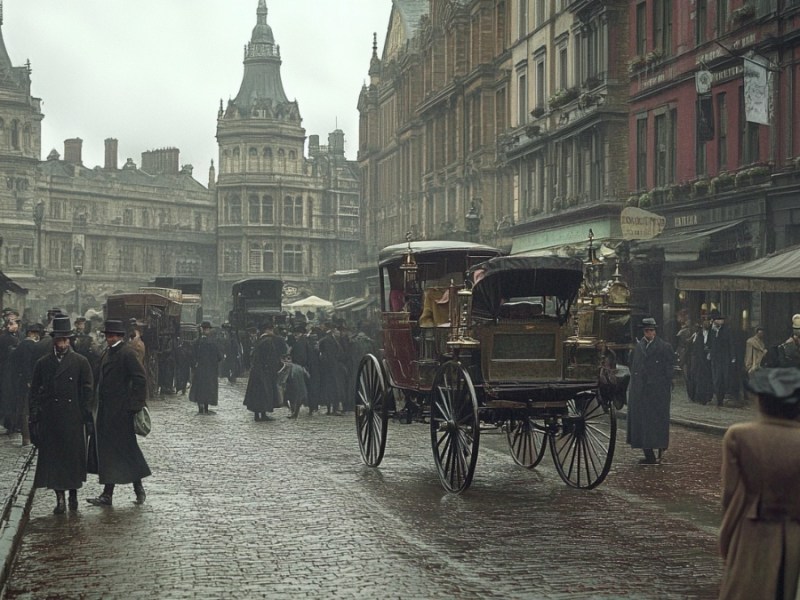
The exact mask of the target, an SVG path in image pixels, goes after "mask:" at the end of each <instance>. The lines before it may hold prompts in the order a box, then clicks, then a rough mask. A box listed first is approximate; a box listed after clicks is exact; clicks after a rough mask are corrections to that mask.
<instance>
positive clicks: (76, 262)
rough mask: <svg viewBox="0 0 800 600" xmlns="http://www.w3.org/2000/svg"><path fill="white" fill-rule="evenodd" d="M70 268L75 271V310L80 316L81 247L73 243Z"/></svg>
mask: <svg viewBox="0 0 800 600" xmlns="http://www.w3.org/2000/svg"><path fill="white" fill-rule="evenodd" d="M72 263H73V264H72V269H73V270H74V271H75V312H77V313H78V316H79V317H80V316H81V275H83V247H82V246H81V245H80V244H75V247H74V248H73V250H72Z"/></svg>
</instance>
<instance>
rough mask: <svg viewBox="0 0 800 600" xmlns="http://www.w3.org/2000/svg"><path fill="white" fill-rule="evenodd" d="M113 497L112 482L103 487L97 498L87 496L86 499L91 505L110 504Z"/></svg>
mask: <svg viewBox="0 0 800 600" xmlns="http://www.w3.org/2000/svg"><path fill="white" fill-rule="evenodd" d="M113 498H114V484H113V483H107V484H106V485H105V486H104V487H103V493H102V494H100V495H99V496H98V497H97V498H87V499H86V501H87V502H88V503H89V504H91V505H92V506H111V504H112V501H113Z"/></svg>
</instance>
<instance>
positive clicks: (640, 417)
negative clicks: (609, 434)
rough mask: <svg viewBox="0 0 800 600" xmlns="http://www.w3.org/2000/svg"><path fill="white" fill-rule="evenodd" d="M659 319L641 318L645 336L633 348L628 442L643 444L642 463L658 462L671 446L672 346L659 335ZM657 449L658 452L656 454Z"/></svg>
mask: <svg viewBox="0 0 800 600" xmlns="http://www.w3.org/2000/svg"><path fill="white" fill-rule="evenodd" d="M656 327H657V326H656V320H655V319H653V318H652V317H648V318H646V319H642V334H643V335H642V339H641V340H639V342H638V343H637V344H636V346H635V347H634V349H633V357H632V360H631V384H630V388H629V391H628V432H627V442H628V444H630V445H631V447H632V448H640V449H641V450H642V451H643V452H644V458H643V459H642V460H640V461H639V462H640V464H645V465H657V464H659V462H660V459H661V457H660V455H661V452H662V451H663V450H666V449H667V448H668V447H669V405H670V400H671V398H672V369H673V364H674V361H675V353H674V352H673V351H672V346H670V345H669V344H668V343H667V342H665V341H664V340H662V339H661V338H660V337H658V336H657V335H656ZM656 450H658V451H659V452H658V454H659V455H658V456H656V452H655V451H656Z"/></svg>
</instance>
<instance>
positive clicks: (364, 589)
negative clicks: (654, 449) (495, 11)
mask: <svg viewBox="0 0 800 600" xmlns="http://www.w3.org/2000/svg"><path fill="white" fill-rule="evenodd" d="M243 393H244V382H240V383H238V384H236V385H235V386H231V385H230V384H228V383H227V382H225V381H221V383H220V396H221V400H220V406H219V407H216V414H212V415H208V416H204V415H198V414H196V411H195V408H194V406H195V405H193V404H191V403H189V402H188V401H187V400H186V397H184V396H177V397H175V396H173V397H168V398H166V399H160V400H157V401H154V402H152V403H151V409H152V413H153V421H154V431H153V433H152V434H151V435H150V436H149V437H148V438H146V439H145V440H143V441H142V444H141V445H142V447H143V449H144V452H145V455H146V456H147V458H148V460H149V462H150V465H151V468H152V470H153V476H152V477H150V478H148V479H146V480H145V482H144V483H145V487H146V488H147V492H148V497H147V503H146V504H145V505H143V506H137V505H135V504H134V503H133V498H134V497H133V492H132V490H131V489H130V488H129V487H128V486H125V487H122V486H119V487H118V488H117V491H116V493H115V496H114V506H113V508H108V509H104V508H96V507H92V506H89V505H88V504H87V503H86V502H85V498H86V497H90V496H94V495H97V494H98V493H99V492H100V490H101V486H99V484H98V483H97V481H96V476H90V481H89V483H88V484H87V485H86V486H85V487H84V488H83V489H82V490H81V491H80V492H79V494H80V509H79V511H78V512H76V513H68V514H66V515H59V516H54V515H53V514H52V508H53V505H54V496H53V494H52V492H48V491H45V490H38V491H37V493H36V496H35V500H34V503H33V506H32V509H31V516H30V521H29V523H28V525H27V528H26V530H25V535H24V538H23V542H22V545H21V548H20V551H19V554H18V557H17V560H16V564H15V566H14V568H13V571H12V573H11V577H10V579H9V581H8V583H7V586H6V591H5V597H6V598H9V599H10V598H53V597H57V598H145V597H147V598H230V597H236V598H249V597H269V598H298V597H303V596H304V597H311V598H354V597H358V598H454V597H456V598H548V599H549V598H636V599H641V598H653V599H656V598H658V599H663V598H715V597H716V593H717V585H718V582H719V577H720V573H721V562H720V560H719V558H718V557H717V551H716V527H717V524H718V518H719V517H718V513H719V510H718V489H719V488H718V486H719V442H720V440H719V438H718V437H715V436H710V435H708V434H705V433H700V432H696V431H690V430H686V429H683V428H675V427H673V439H672V444H671V448H672V449H671V450H670V451H669V453H668V454H667V455H666V458H665V464H664V465H663V466H662V467H661V468H642V467H639V466H638V465H636V460H637V459H638V455H634V454H633V452H632V451H630V449H628V448H627V447H626V446H625V445H624V444H623V443H620V442H618V444H617V457H616V458H615V465H614V467H613V468H612V471H611V474H610V475H609V477H608V479H607V480H606V482H605V483H604V484H603V485H601V486H600V487H599V488H598V489H596V490H593V491H580V490H573V489H571V488H568V487H566V486H565V485H564V484H563V483H562V482H561V480H560V478H559V477H558V475H557V474H556V472H555V469H554V467H553V466H552V461H551V460H550V457H549V456H546V457H545V459H544V461H543V463H542V465H540V467H538V468H537V469H536V470H534V471H527V470H525V469H521V468H520V467H517V466H516V465H514V464H513V462H512V461H511V458H510V457H509V456H508V452H507V449H506V446H505V437H504V436H500V435H484V436H483V437H482V439H481V452H480V458H479V461H478V467H477V471H476V476H475V481H474V482H473V485H472V488H470V490H469V491H468V492H467V493H465V494H463V495H461V496H453V495H449V494H447V493H445V492H444V491H443V490H442V489H441V487H440V485H439V481H438V478H437V476H436V469H435V466H434V463H433V460H432V457H431V450H430V435H429V431H428V428H427V426H424V425H419V424H415V425H402V424H399V423H396V422H392V423H390V426H389V436H388V444H387V449H386V458H385V459H384V462H383V464H382V465H381V467H380V468H379V469H370V468H367V467H365V466H363V464H362V463H361V459H360V456H359V452H358V447H357V442H356V438H355V430H354V425H353V421H352V417H350V416H348V417H346V418H342V417H334V416H331V417H328V416H325V415H314V416H313V417H311V418H309V417H308V416H307V414H306V411H305V409H304V410H303V411H302V413H301V417H300V419H298V420H296V421H292V420H289V419H286V414H287V411H286V410H285V409H281V410H279V411H277V412H276V413H275V415H276V420H275V421H274V422H268V423H257V422H254V421H253V420H252V416H251V413H249V412H247V411H246V410H245V409H244V407H242V406H241V398H242V395H243ZM622 424H623V425H624V422H623V423H622ZM618 439H622V440H624V429H623V428H621V429H620V432H619V436H618ZM29 477H32V472H31V473H30V475H29Z"/></svg>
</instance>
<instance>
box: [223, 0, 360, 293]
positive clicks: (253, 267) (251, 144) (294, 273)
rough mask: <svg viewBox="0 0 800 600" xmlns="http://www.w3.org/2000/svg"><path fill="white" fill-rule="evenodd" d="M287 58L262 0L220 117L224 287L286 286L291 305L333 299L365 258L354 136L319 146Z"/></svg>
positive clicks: (338, 136)
mask: <svg viewBox="0 0 800 600" xmlns="http://www.w3.org/2000/svg"><path fill="white" fill-rule="evenodd" d="M280 66H281V57H280V49H279V47H278V45H277V44H276V43H275V38H274V35H273V33H272V28H271V27H270V26H269V25H268V23H267V6H266V1H265V0H259V3H258V9H257V23H256V26H255V27H254V29H253V33H252V37H251V39H250V42H249V43H248V44H247V46H246V48H245V56H244V75H243V78H242V83H241V86H240V89H239V92H238V94H237V95H236V97H235V98H234V99H232V100H230V101H229V102H228V104H227V106H224V107H223V106H222V102H220V109H219V114H218V118H217V141H218V144H219V167H220V169H219V180H218V182H217V195H218V200H219V209H218V223H219V225H218V242H219V244H218V257H217V258H218V261H219V267H220V268H219V272H218V286H219V294H220V297H221V298H223V299H224V298H225V294H229V292H230V286H231V284H232V283H234V282H235V281H237V280H240V279H243V278H253V277H264V278H279V279H282V280H283V281H284V285H285V287H284V292H285V293H284V296H285V298H284V299H285V300H286V301H292V300H295V299H299V298H301V297H304V296H307V295H311V294H314V295H317V296H322V297H327V295H328V293H329V281H328V277H329V275H330V274H331V273H333V272H334V271H335V270H336V269H337V268H343V265H354V264H355V261H356V260H357V258H358V255H359V251H358V240H359V233H360V231H359V229H360V225H359V220H360V196H359V189H358V188H359V186H358V172H357V169H356V168H355V165H354V164H353V163H352V162H350V161H347V160H346V159H345V157H344V133H343V132H341V131H340V130H337V131H334V132H333V133H331V135H330V137H329V143H328V145H327V146H322V145H320V144H319V138H318V136H312V137H311V139H310V140H309V142H310V143H309V157H308V158H306V157H305V156H304V147H305V140H306V135H305V129H303V127H302V125H301V122H302V119H301V117H300V108H299V106H298V103H297V101H290V100H289V99H288V98H287V96H286V93H285V92H284V89H283V82H282V80H281V74H280Z"/></svg>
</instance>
